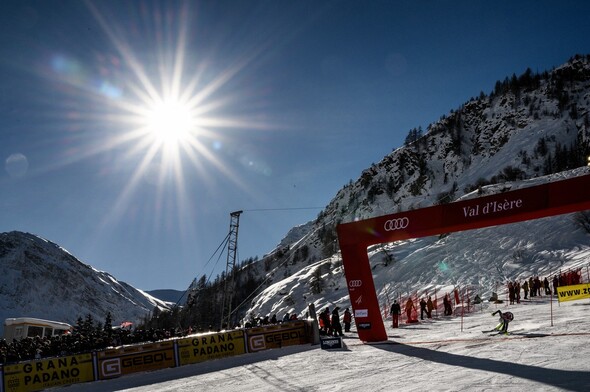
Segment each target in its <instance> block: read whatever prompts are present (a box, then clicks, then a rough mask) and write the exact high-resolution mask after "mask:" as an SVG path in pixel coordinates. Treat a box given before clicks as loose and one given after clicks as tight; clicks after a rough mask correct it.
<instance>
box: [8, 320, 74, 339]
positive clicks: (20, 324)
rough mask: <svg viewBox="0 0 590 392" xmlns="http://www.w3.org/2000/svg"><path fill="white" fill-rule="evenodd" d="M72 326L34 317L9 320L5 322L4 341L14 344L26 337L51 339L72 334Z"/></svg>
mask: <svg viewBox="0 0 590 392" xmlns="http://www.w3.org/2000/svg"><path fill="white" fill-rule="evenodd" d="M71 331H72V326H71V325H70V324H67V323H61V322H59V321H51V320H43V319H38V318H32V317H17V318H7V319H6V320H4V339H6V341H7V342H12V340H13V339H16V340H20V339H22V338H25V337H33V336H41V337H50V336H55V335H61V334H64V333H70V332H71Z"/></svg>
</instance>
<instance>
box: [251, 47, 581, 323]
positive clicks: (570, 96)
mask: <svg viewBox="0 0 590 392" xmlns="http://www.w3.org/2000/svg"><path fill="white" fill-rule="evenodd" d="M589 156H590V56H575V57H573V58H572V59H570V60H569V61H568V62H567V63H565V64H564V65H562V66H560V67H558V68H556V69H554V70H552V71H550V72H544V73H542V74H536V73H533V72H532V71H531V70H530V69H528V70H526V71H525V72H524V73H523V74H522V75H520V76H518V77H517V76H516V75H512V77H509V78H508V77H507V78H505V79H504V81H499V82H497V83H496V86H495V87H494V89H493V91H492V92H491V93H490V94H484V93H483V92H482V93H480V94H479V96H478V97H477V98H472V99H471V100H470V101H469V102H467V103H465V104H464V105H462V106H461V107H460V108H458V109H457V110H454V111H451V112H450V113H449V114H447V115H444V116H442V117H441V118H440V120H439V121H437V122H436V123H434V124H431V125H430V126H428V128H427V130H426V132H423V131H422V130H421V129H414V130H411V131H410V132H409V133H408V137H407V138H406V143H405V145H404V146H403V147H400V148H398V149H396V150H394V151H393V152H391V153H390V154H389V155H387V156H385V157H384V158H383V159H382V160H381V161H380V162H378V163H377V164H373V165H372V166H371V167H370V168H368V169H366V170H365V171H363V173H362V174H361V176H360V177H359V178H358V179H357V180H356V181H351V182H350V183H349V184H347V185H345V186H344V187H343V188H342V189H341V190H340V191H339V192H338V193H337V194H336V196H335V197H334V199H333V200H332V201H331V202H330V203H329V204H328V206H327V207H326V208H325V209H324V210H323V211H322V212H321V213H320V214H319V215H318V217H317V219H316V220H315V221H314V222H311V223H309V224H307V225H306V226H305V228H306V230H305V232H301V236H300V237H297V238H296V241H292V242H290V243H289V244H286V243H285V242H287V241H283V242H282V243H281V246H280V247H277V250H275V251H274V252H272V253H271V254H269V255H267V256H265V257H264V258H263V259H261V260H260V261H259V262H258V263H256V264H253V265H248V266H246V267H244V268H246V269H248V270H249V272H248V273H249V274H250V275H252V273H253V272H252V270H254V271H257V273H258V274H260V275H261V276H262V275H265V276H268V277H269V278H268V279H267V280H266V281H265V285H264V286H263V288H264V290H263V291H262V292H261V293H260V294H259V295H258V296H257V297H256V298H255V299H254V300H251V302H250V303H248V304H245V307H247V308H248V310H247V313H248V314H250V315H258V314H260V315H267V314H272V313H277V314H278V315H279V316H280V315H282V314H283V313H285V312H290V313H291V312H298V313H300V314H304V313H305V311H306V308H307V304H309V303H315V305H316V307H317V306H324V305H326V304H332V305H339V306H341V307H346V306H349V303H348V291H347V288H346V284H345V280H344V273H343V272H344V271H343V268H342V261H341V258H340V255H339V253H338V244H337V236H336V231H335V227H336V226H337V225H338V224H339V223H344V222H351V221H354V220H359V219H367V218H371V217H375V216H380V215H385V214H391V213H394V212H399V211H405V210H410V209H415V208H422V207H427V206H430V205H434V204H440V203H448V202H452V201H455V200H458V199H460V198H462V197H466V196H467V195H470V194H471V195H472V196H477V195H478V194H482V193H492V192H498V191H502V190H505V189H509V188H510V187H513V186H514V187H521V186H529V185H530V184H531V183H538V182H544V181H552V180H555V179H560V178H562V177H564V176H572V175H583V174H585V173H588V170H589V168H588V167H585V166H586V165H587V159H588V157H589ZM576 168H577V169H576ZM556 173H558V174H556ZM575 216H576V215H575V214H571V215H565V216H559V217H553V218H546V219H541V220H537V221H531V222H523V223H518V224H512V225H507V226H502V227H496V228H487V229H481V230H474V231H470V232H463V233H453V234H450V235H448V236H445V237H442V238H439V237H430V238H423V239H416V240H410V241H403V242H398V243H395V244H383V245H382V246H375V247H373V248H370V249H369V256H370V261H371V263H372V267H373V271H374V278H375V284H376V287H377V290H378V296H379V299H380V301H382V302H383V303H384V304H386V303H388V301H390V300H391V299H392V298H393V296H397V295H406V294H410V293H412V294H413V293H419V294H420V295H422V294H423V293H425V292H428V293H431V294H433V293H434V291H435V290H438V291H439V292H440V291H445V290H450V289H452V288H453V287H454V286H461V287H463V288H467V287H469V288H470V290H472V292H473V291H477V292H478V293H479V294H480V295H488V294H491V292H492V291H496V290H502V287H503V286H504V284H505V283H506V281H507V280H516V279H521V280H522V279H524V278H528V277H529V276H528V275H530V274H531V271H535V274H539V275H549V274H551V273H555V272H556V271H558V270H559V269H560V268H561V269H567V268H573V267H579V266H581V265H584V263H587V262H588V255H589V254H590V253H589V251H588V249H589V247H590V235H589V234H588V232H587V231H586V230H584V229H583V228H582V227H581V226H580V224H579V223H578V222H576V219H574V218H575ZM290 238H292V237H290Z"/></svg>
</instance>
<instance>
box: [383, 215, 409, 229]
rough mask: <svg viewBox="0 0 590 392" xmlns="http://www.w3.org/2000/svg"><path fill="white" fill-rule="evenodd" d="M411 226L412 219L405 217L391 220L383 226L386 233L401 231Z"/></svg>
mask: <svg viewBox="0 0 590 392" xmlns="http://www.w3.org/2000/svg"><path fill="white" fill-rule="evenodd" d="M409 224H410V218H407V217H405V216H404V217H403V218H397V219H390V220H388V221H387V222H385V224H384V225H383V228H384V229H385V231H395V230H399V229H405V228H406V227H408V225H409Z"/></svg>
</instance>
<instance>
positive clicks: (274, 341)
mask: <svg viewBox="0 0 590 392" xmlns="http://www.w3.org/2000/svg"><path fill="white" fill-rule="evenodd" d="M246 335H247V340H248V351H249V352H255V351H262V350H267V349H270V348H281V347H283V346H293V345H297V344H305V343H309V339H308V337H307V334H306V331H305V322H303V321H289V322H286V323H283V324H279V325H272V326H268V327H258V328H251V329H248V330H247V331H246Z"/></svg>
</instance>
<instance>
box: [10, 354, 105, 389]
mask: <svg viewBox="0 0 590 392" xmlns="http://www.w3.org/2000/svg"><path fill="white" fill-rule="evenodd" d="M87 381H94V372H93V370H92V354H80V355H72V356H67V357H60V358H52V359H44V360H38V361H29V362H21V363H18V364H15V365H5V366H4V391H6V392H20V391H40V390H42V389H47V388H52V387H56V386H62V385H70V384H75V383H80V382H87Z"/></svg>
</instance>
